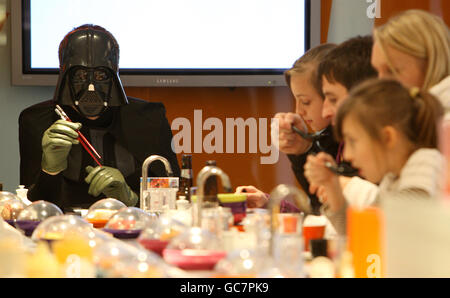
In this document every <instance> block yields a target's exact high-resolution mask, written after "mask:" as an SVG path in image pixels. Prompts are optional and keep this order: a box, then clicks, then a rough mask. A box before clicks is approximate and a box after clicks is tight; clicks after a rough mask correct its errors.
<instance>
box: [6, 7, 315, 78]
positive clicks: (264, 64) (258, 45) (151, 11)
mask: <svg viewBox="0 0 450 298" xmlns="http://www.w3.org/2000/svg"><path fill="white" fill-rule="evenodd" d="M312 2H317V1H312ZM18 3H19V4H18ZM311 5H312V3H311V2H310V0H164V1H161V0H20V1H19V0H18V1H12V9H16V10H19V11H20V20H15V21H14V20H13V26H12V28H13V38H16V39H17V36H15V35H16V33H18V31H20V34H21V40H20V42H18V41H17V40H16V41H14V40H13V55H16V56H18V55H21V57H17V58H16V59H14V60H19V62H20V63H21V67H20V66H18V67H20V69H19V70H17V71H20V74H16V75H15V76H13V83H14V81H15V84H18V85H53V83H54V82H56V76H57V74H58V65H59V61H58V47H59V43H60V41H61V40H62V39H63V37H64V36H65V34H67V32H69V31H70V30H72V29H73V28H75V27H77V26H80V25H83V24H95V25H100V26H102V27H104V28H106V29H107V30H108V31H110V32H111V33H112V34H113V35H114V36H115V38H116V39H117V41H118V43H119V46H120V62H119V66H120V75H121V78H122V81H123V82H124V85H128V86H230V87H233V86H279V85H284V84H285V82H284V79H283V72H284V71H285V70H286V69H288V68H290V67H291V66H292V64H293V62H294V61H295V60H296V59H297V58H298V57H300V56H301V55H302V54H303V53H304V52H305V51H306V50H308V49H309V47H310V46H311V38H310V37H311V28H312V25H311ZM16 15H17V14H16ZM13 16H14V14H13ZM18 43H20V45H19V46H18V45H17V44H18ZM18 47H20V48H18ZM13 68H14V67H13ZM39 81H41V82H40V83H39Z"/></svg>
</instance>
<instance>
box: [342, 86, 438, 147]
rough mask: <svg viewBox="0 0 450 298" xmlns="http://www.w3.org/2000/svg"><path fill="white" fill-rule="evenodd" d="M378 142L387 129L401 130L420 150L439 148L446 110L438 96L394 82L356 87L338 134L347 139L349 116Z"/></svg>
mask: <svg viewBox="0 0 450 298" xmlns="http://www.w3.org/2000/svg"><path fill="white" fill-rule="evenodd" d="M350 114H351V115H353V116H356V119H357V120H358V121H359V122H360V124H361V125H362V126H363V127H364V129H365V130H366V131H367V132H368V134H369V135H370V136H371V137H372V138H373V139H375V140H380V130H381V129H382V128H383V127H384V126H388V125H390V126H394V127H396V128H397V129H399V130H400V131H401V132H402V133H403V134H404V135H405V136H406V137H407V138H408V139H409V140H410V141H411V142H412V143H413V144H415V145H416V146H417V148H437V145H438V131H437V121H438V120H439V118H440V117H441V116H442V115H443V107H442V105H441V103H440V102H439V100H438V99H436V97H434V96H433V95H431V94H430V93H428V92H425V91H420V90H419V89H418V88H416V89H412V90H408V89H406V88H405V87H403V86H402V85H401V83H400V82H398V81H394V80H385V79H383V80H378V79H373V80H368V81H367V82H364V83H362V84H361V85H359V86H357V87H355V88H354V89H353V90H352V91H351V92H350V94H349V97H348V98H347V99H346V100H345V101H344V102H343V103H342V105H341V106H340V107H339V110H338V112H337V115H336V125H335V135H336V138H337V139H338V140H342V139H343V133H342V123H343V121H344V119H345V118H346V117H347V116H349V115H350Z"/></svg>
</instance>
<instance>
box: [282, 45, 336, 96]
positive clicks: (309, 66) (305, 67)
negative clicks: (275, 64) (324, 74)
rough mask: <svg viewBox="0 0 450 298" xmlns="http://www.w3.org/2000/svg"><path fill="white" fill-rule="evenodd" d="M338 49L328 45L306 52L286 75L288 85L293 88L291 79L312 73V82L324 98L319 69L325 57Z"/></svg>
mask: <svg viewBox="0 0 450 298" xmlns="http://www.w3.org/2000/svg"><path fill="white" fill-rule="evenodd" d="M335 47H336V45H335V44H331V43H327V44H322V45H319V46H317V47H315V48H312V49H311V50H309V51H308V52H306V53H305V54H304V55H303V56H302V57H300V58H299V59H297V61H295V63H294V65H293V66H292V68H290V69H288V70H286V71H285V73H284V77H285V79H286V84H287V85H288V86H289V88H291V77H292V76H293V75H294V74H296V73H297V74H298V73H306V72H308V71H309V72H310V82H311V84H312V85H313V86H314V89H316V91H317V93H319V95H320V96H321V97H322V98H323V97H324V96H323V92H322V84H321V82H320V79H319V77H318V75H317V68H318V66H319V64H320V62H321V61H322V60H323V59H324V57H325V56H326V55H327V54H328V53H329V52H330V51H331V50H332V49H334V48H335Z"/></svg>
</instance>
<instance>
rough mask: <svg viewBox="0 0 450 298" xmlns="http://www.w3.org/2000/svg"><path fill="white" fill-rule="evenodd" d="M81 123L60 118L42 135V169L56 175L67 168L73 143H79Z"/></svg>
mask: <svg viewBox="0 0 450 298" xmlns="http://www.w3.org/2000/svg"><path fill="white" fill-rule="evenodd" d="M80 128H81V123H73V122H69V121H64V120H58V121H56V122H55V123H53V124H52V125H51V126H50V127H49V128H48V129H47V130H46V131H45V132H44V135H43V136H42V163H41V166H42V170H43V171H45V172H47V173H49V174H53V175H56V174H58V173H59V172H61V171H64V170H65V169H66V168H67V156H68V155H69V152H70V149H71V148H72V145H73V144H78V143H79V142H78V140H77V138H78V133H77V130H79V129H80Z"/></svg>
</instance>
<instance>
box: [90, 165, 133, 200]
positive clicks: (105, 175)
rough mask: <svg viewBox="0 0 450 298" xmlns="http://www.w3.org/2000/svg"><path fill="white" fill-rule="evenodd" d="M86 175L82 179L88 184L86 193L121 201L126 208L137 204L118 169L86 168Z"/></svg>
mask: <svg viewBox="0 0 450 298" xmlns="http://www.w3.org/2000/svg"><path fill="white" fill-rule="evenodd" d="M86 172H87V173H88V175H87V176H86V178H85V179H84V180H85V181H86V183H87V184H89V190H88V193H89V194H90V195H92V196H94V197H97V196H99V195H100V194H101V193H103V194H104V195H106V196H107V197H108V198H114V199H117V200H119V201H122V202H123V203H124V204H125V205H127V206H134V205H135V204H136V202H137V199H138V198H137V195H136V194H135V193H134V192H133V191H132V190H131V189H130V187H129V186H128V185H127V183H126V182H125V178H124V177H123V175H122V173H120V171H119V170H118V169H115V168H111V167H105V166H102V167H100V166H98V167H96V168H93V167H91V166H87V167H86Z"/></svg>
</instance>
